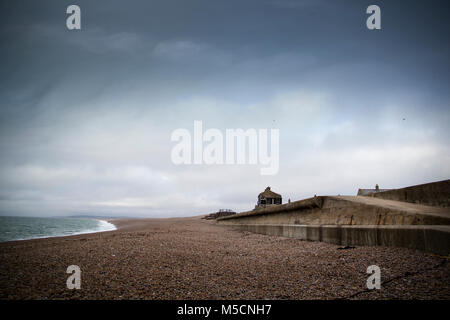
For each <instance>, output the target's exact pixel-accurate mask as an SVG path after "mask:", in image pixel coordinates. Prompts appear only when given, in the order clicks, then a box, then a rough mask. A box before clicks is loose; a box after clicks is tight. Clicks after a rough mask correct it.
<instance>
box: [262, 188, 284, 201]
mask: <svg viewBox="0 0 450 320" xmlns="http://www.w3.org/2000/svg"><path fill="white" fill-rule="evenodd" d="M258 198H266V199H267V198H281V195H279V194H278V193H276V192H273V191H271V190H270V187H267V188H266V190H264V192H261V193H260V194H259V195H258Z"/></svg>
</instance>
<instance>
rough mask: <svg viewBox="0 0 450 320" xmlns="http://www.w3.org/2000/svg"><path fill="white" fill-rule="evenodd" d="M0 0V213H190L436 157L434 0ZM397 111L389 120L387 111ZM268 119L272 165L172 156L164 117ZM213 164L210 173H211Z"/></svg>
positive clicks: (439, 19) (397, 176)
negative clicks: (369, 21) (76, 18)
mask: <svg viewBox="0 0 450 320" xmlns="http://www.w3.org/2000/svg"><path fill="white" fill-rule="evenodd" d="M70 4H73V2H72V1H20V2H16V1H8V2H6V1H3V2H2V3H1V4H0V14H1V21H0V23H1V29H0V50H1V51H0V52H1V54H0V55H1V56H0V58H1V62H0V72H1V77H0V102H1V103H0V133H1V136H0V150H1V155H0V177H1V179H0V211H1V212H0V213H2V214H25V215H30V214H40V215H45V214H52V215H54V214H69V213H74V212H88V213H102V214H116V213H117V214H120V215H123V214H130V215H158V216H165V215H166V216H167V215H191V214H197V213H204V212H205V211H209V210H215V209H217V208H220V207H232V208H234V209H238V210H242V209H248V208H251V206H252V205H253V202H254V195H256V194H257V193H258V192H259V191H260V189H262V188H264V187H265V186H266V185H272V186H273V187H274V188H275V189H277V190H278V191H280V192H281V193H282V194H283V195H285V197H286V198H287V197H290V198H291V199H298V198H302V197H306V196H310V195H313V194H321V193H341V194H344V193H354V192H355V190H356V189H357V188H358V187H368V186H372V185H374V184H375V183H379V184H380V185H382V186H383V187H400V186H404V185H408V184H414V183H422V182H426V181H431V180H436V179H445V178H448V176H449V174H450V167H449V165H448V164H449V163H450V161H449V160H450V150H449V145H448V141H449V138H450V135H449V132H450V130H449V128H448V123H449V120H450V119H449V118H450V116H449V90H448V85H449V58H448V57H449V56H450V52H449V43H448V41H447V34H448V31H449V23H448V22H447V17H446V13H447V11H448V10H446V9H447V7H448V5H446V2H445V1H430V2H423V1H401V2H400V1H376V4H378V5H379V6H380V7H381V10H382V30H377V31H369V30H368V29H367V28H366V27H365V20H366V18H367V15H366V14H365V10H366V8H367V6H368V5H370V4H374V3H372V2H369V1H331V0H330V1H325V0H320V1H312V0H298V1H294V0H280V1H276V0H267V1H259V0H258V1H256V0H255V1H249V0H246V1H218V0H214V1H211V0H208V1H206V0H205V1H175V0H164V1H77V2H76V4H78V5H79V6H80V7H81V12H82V30H80V31H69V30H67V28H66V26H65V19H66V17H67V15H66V14H65V10H66V8H67V6H68V5H70ZM403 119H405V120H403ZM194 120H203V121H204V123H205V126H206V127H216V128H219V129H222V130H224V129H225V128H237V127H241V128H272V127H275V128H279V129H280V134H281V138H280V145H281V150H280V163H281V164H280V172H279V174H278V175H276V176H271V177H267V176H266V177H264V176H260V175H259V170H258V169H257V168H254V167H251V166H243V167H237V168H236V167H227V166H212V167H207V166H197V167H191V166H181V167H176V166H174V165H173V164H172V163H171V161H170V149H171V146H172V145H171V143H170V134H171V132H172V131H173V130H174V129H176V128H180V127H184V128H188V129H192V123H193V121H194ZM218 181H220V183H218Z"/></svg>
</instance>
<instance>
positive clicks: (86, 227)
mask: <svg viewBox="0 0 450 320" xmlns="http://www.w3.org/2000/svg"><path fill="white" fill-rule="evenodd" d="M110 230H116V227H115V226H114V225H113V224H112V223H109V222H108V221H106V220H101V219H94V218H35V217H0V242H5V241H12V240H27V239H37V238H50V237H60V236H70V235H75V234H84V233H93V232H102V231H110Z"/></svg>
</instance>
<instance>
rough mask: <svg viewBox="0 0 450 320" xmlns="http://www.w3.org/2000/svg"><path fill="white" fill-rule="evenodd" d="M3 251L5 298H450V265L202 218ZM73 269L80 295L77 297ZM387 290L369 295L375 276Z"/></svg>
mask: <svg viewBox="0 0 450 320" xmlns="http://www.w3.org/2000/svg"><path fill="white" fill-rule="evenodd" d="M110 222H111V223H113V224H114V225H116V227H117V230H114V231H107V232H101V233H92V234H84V235H76V236H69V237H58V238H47V239H35V240H24V241H12V242H4V243H0V261H1V268H0V284H1V285H0V299H158V300H159V299H163V300H167V299H171V300H172V299H294V300H298V299H446V300H448V299H450V265H449V261H448V259H449V258H448V257H441V256H437V255H434V254H431V253H426V252H421V251H417V250H411V249H406V248H393V247H355V248H343V247H340V246H337V245H332V244H327V243H322V242H310V241H303V240H298V239H292V238H282V237H275V236H267V235H260V234H254V233H249V232H242V231H235V230H232V229H230V228H227V227H224V226H219V225H216V224H215V222H214V221H207V220H203V219H201V217H191V218H173V219H129V220H110ZM69 265H77V266H79V267H80V269H81V289H79V290H69V289H68V288H67V287H66V280H67V278H68V277H69V274H67V273H66V269H67V267H68V266H69ZM370 265H377V266H379V267H380V269H381V282H382V283H381V289H380V290H367V288H366V280H367V278H368V277H369V275H368V274H367V273H366V270H367V267H368V266H370Z"/></svg>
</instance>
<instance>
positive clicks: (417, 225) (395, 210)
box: [217, 196, 450, 255]
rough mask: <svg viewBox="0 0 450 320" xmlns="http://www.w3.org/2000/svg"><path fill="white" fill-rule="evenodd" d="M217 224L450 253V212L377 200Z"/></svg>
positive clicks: (306, 205) (255, 213) (307, 205)
mask: <svg viewBox="0 0 450 320" xmlns="http://www.w3.org/2000/svg"><path fill="white" fill-rule="evenodd" d="M217 223H218V224H220V225H223V226H227V227H231V228H235V229H238V230H245V231H251V232H256V233H262V234H267V235H276V236H283V237H294V238H298V239H302V240H311V241H324V242H329V243H333V244H338V245H368V246H377V245H378V246H399V247H407V248H412V249H419V250H424V251H428V252H434V253H437V254H442V255H448V254H449V253H450V208H441V207H431V206H424V205H419V204H411V203H404V202H400V201H393V200H386V199H377V198H372V197H364V196H320V197H314V198H310V199H305V200H301V201H296V202H292V203H288V204H284V205H280V206H274V207H269V208H265V209H259V210H252V211H247V212H242V213H239V214H237V215H233V216H228V217H224V218H219V219H218V220H217Z"/></svg>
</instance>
